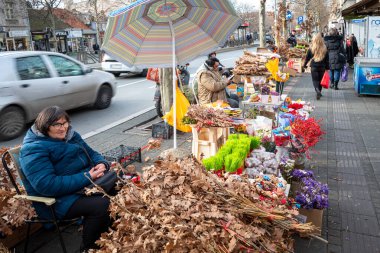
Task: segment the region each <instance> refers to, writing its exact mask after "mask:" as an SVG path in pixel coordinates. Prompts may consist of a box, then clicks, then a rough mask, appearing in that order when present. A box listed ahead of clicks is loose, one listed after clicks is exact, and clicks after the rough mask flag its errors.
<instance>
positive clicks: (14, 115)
mask: <svg viewBox="0 0 380 253" xmlns="http://www.w3.org/2000/svg"><path fill="white" fill-rule="evenodd" d="M25 121H26V120H25V113H24V111H23V110H22V109H21V108H19V107H17V106H9V107H7V108H5V109H4V110H2V111H1V112H0V140H10V139H14V138H16V137H17V136H19V135H21V134H22V132H23V131H24V129H25V123H26V122H25Z"/></svg>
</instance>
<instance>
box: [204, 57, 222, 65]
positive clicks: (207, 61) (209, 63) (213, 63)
mask: <svg viewBox="0 0 380 253" xmlns="http://www.w3.org/2000/svg"><path fill="white" fill-rule="evenodd" d="M215 62H219V63H220V61H219V60H218V58H216V57H211V58H210V59H208V60H206V64H207V66H209V67H214V65H215Z"/></svg>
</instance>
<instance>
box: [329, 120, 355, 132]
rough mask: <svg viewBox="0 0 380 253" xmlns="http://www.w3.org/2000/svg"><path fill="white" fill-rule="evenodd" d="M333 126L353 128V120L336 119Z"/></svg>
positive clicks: (344, 128)
mask: <svg viewBox="0 0 380 253" xmlns="http://www.w3.org/2000/svg"><path fill="white" fill-rule="evenodd" d="M333 128H334V129H339V130H352V126H351V122H350V121H349V120H336V121H334V127H333Z"/></svg>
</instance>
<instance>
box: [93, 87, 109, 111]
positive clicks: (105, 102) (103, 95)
mask: <svg viewBox="0 0 380 253" xmlns="http://www.w3.org/2000/svg"><path fill="white" fill-rule="evenodd" d="M111 99H112V89H111V87H109V86H107V85H102V87H100V89H99V92H98V96H97V97H96V101H95V108H96V109H105V108H107V107H109V106H110V104H111Z"/></svg>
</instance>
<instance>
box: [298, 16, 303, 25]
mask: <svg viewBox="0 0 380 253" xmlns="http://www.w3.org/2000/svg"><path fill="white" fill-rule="evenodd" d="M297 20H298V24H301V23H302V22H303V16H299V17H298V18H297Z"/></svg>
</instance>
